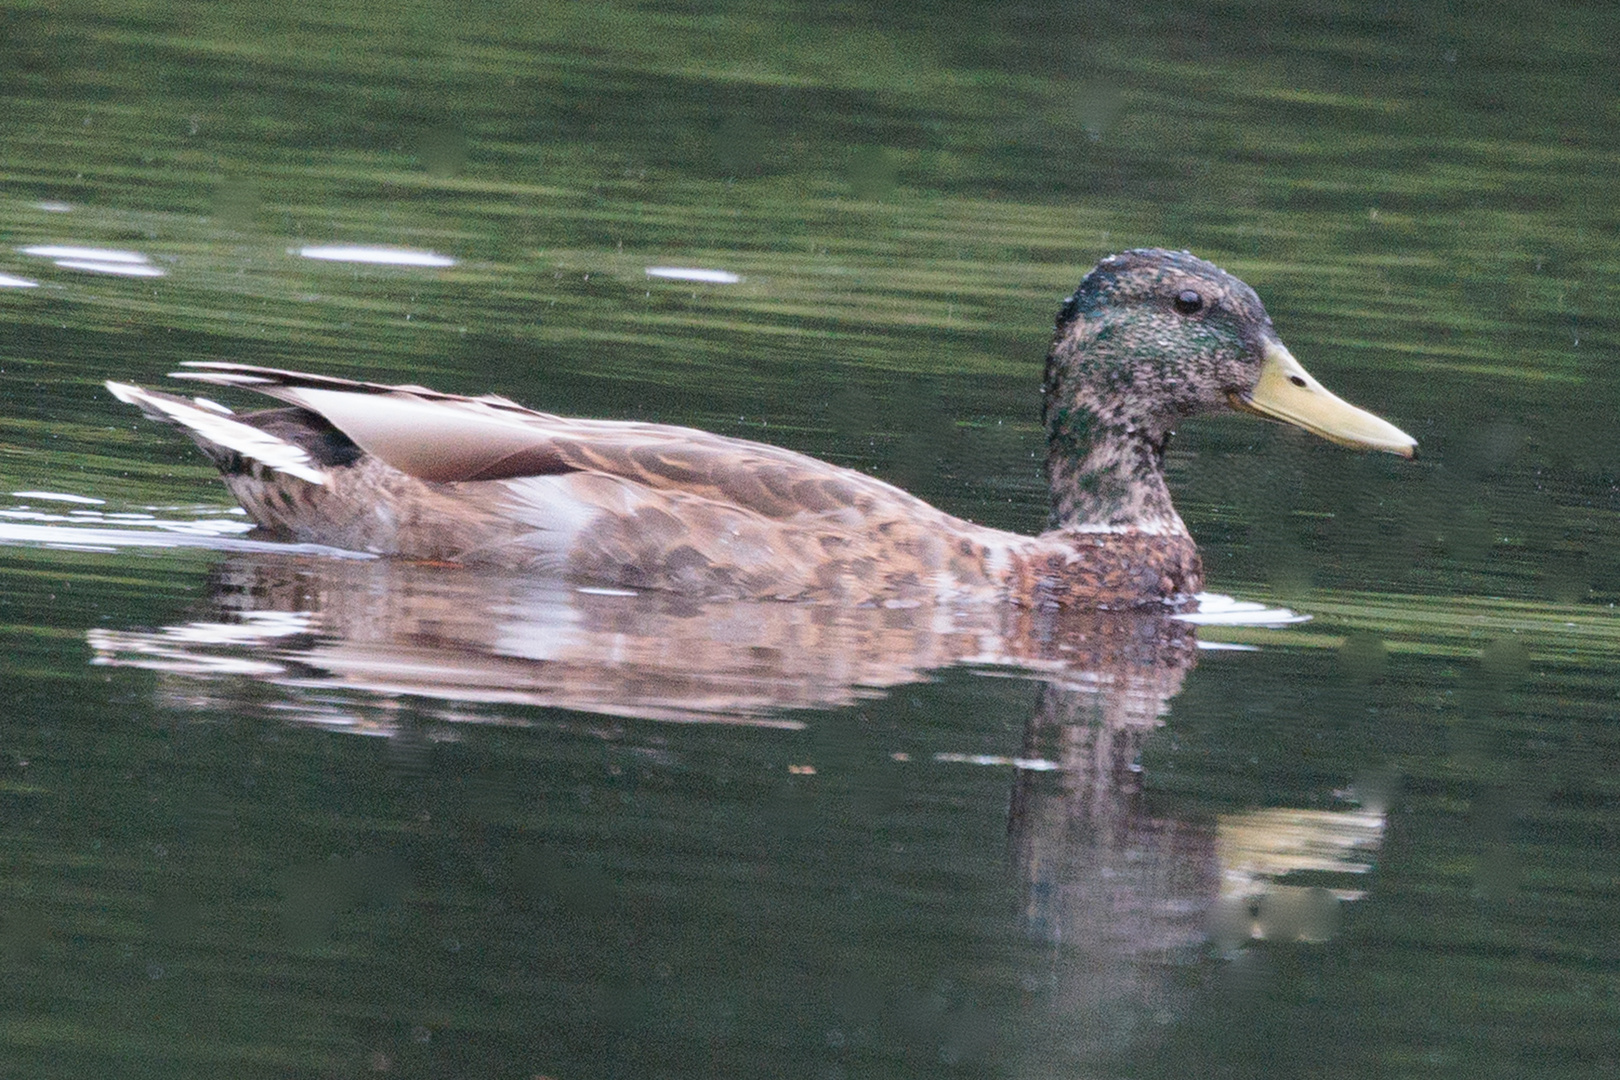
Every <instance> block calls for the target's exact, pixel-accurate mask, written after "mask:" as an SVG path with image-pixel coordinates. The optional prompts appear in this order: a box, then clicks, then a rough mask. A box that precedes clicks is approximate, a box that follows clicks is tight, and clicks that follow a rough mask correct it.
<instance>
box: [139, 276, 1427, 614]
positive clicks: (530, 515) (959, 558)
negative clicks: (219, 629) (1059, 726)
mask: <svg viewBox="0 0 1620 1080" xmlns="http://www.w3.org/2000/svg"><path fill="white" fill-rule="evenodd" d="M186 368H187V370H185V371H180V372H176V373H175V376H176V377H178V378H183V379H190V380H194V381H199V382H204V383H212V384H216V385H220V386H236V387H248V388H251V389H253V390H257V391H259V392H260V393H263V394H267V395H269V396H270V397H273V398H278V399H280V400H281V401H284V402H286V403H287V404H288V405H289V406H290V407H288V408H276V409H268V410H264V411H260V412H252V413H247V414H241V415H238V414H235V413H232V412H231V411H230V410H228V409H226V408H224V407H223V406H220V405H217V404H215V403H213V402H212V401H209V400H207V399H203V398H197V399H187V398H182V397H177V396H174V395H171V394H163V393H156V392H153V391H149V390H144V389H141V388H140V387H136V386H129V385H126V384H122V383H111V382H109V383H108V384H107V387H108V389H109V390H111V391H112V393H113V394H114V395H116V396H117V397H118V398H119V399H120V400H122V401H126V402H129V403H130V404H133V405H137V406H139V407H140V408H141V409H142V410H144V411H145V412H146V413H147V414H148V415H150V416H153V417H156V418H158V419H162V420H165V421H167V422H171V423H176V424H179V425H180V426H181V427H183V428H185V429H186V431H187V433H188V434H189V435H190V436H191V437H192V438H193V439H194V440H195V441H196V442H197V444H198V445H199V446H200V447H201V448H202V449H203V451H204V453H206V454H207V455H208V456H209V457H210V458H212V459H213V461H214V463H215V464H216V465H218V466H219V469H220V471H221V473H222V474H223V476H224V480H225V483H226V485H227V486H228V487H229V488H230V490H231V493H232V494H233V495H234V496H235V497H236V498H237V500H238V501H240V502H241V504H242V506H243V508H244V509H246V511H247V513H248V516H249V517H251V518H252V519H253V520H254V521H255V522H257V523H258V524H259V525H260V526H261V527H263V529H265V530H266V531H267V532H269V533H271V534H273V535H275V536H277V537H282V538H285V539H288V540H295V541H301V542H307V543H319V544H326V545H331V546H335V547H342V548H349V549H355V550H360V551H368V552H374V553H377V554H380V555H390V556H397V557H401V558H407V559H416V560H424V561H434V562H445V563H468V564H485V565H490V566H494V567H497V568H501V569H505V570H508V571H515V572H524V573H543V574H552V575H561V576H564V577H566V578H568V579H570V580H574V581H578V582H582V583H589V584H595V585H604V586H616V587H625V588H632V589H662V590H670V591H673V592H678V593H685V594H690V595H694V596H700V597H705V598H716V599H719V598H752V599H791V600H798V599H837V600H840V601H844V602H857V603H867V602H876V603H905V602H907V601H910V600H919V599H924V598H932V599H950V600H952V601H957V600H961V601H990V602H997V601H999V602H1007V603H1014V604H1026V605H1031V606H1050V605H1086V606H1094V607H1122V606H1132V605H1138V604H1146V603H1160V602H1166V601H1168V602H1171V603H1180V602H1184V601H1186V600H1187V598H1189V597H1191V596H1192V595H1193V594H1194V593H1196V592H1198V591H1199V589H1200V588H1201V587H1202V577H1203V575H1202V569H1201V565H1200V562H1199V558H1198V550H1197V548H1196V546H1195V545H1194V544H1193V540H1192V537H1191V536H1190V535H1189V534H1188V532H1187V528H1186V526H1185V525H1184V524H1183V523H1182V520H1181V518H1180V516H1179V515H1177V513H1176V511H1175V508H1174V507H1173V506H1172V505H1171V502H1170V492H1169V489H1168V488H1167V487H1166V485H1165V479H1164V452H1165V445H1166V443H1167V442H1168V440H1169V438H1170V435H1171V432H1172V430H1173V429H1174V427H1175V425H1176V423H1177V422H1178V421H1180V420H1182V419H1183V418H1185V417H1189V416H1194V415H1197V414H1199V413H1208V412H1216V411H1220V410H1224V409H1238V410H1242V411H1245V412H1252V413H1256V414H1259V415H1261V416H1266V417H1270V418H1272V419H1276V420H1281V421H1284V422H1286V423H1290V424H1295V425H1297V426H1299V427H1302V428H1304V429H1305V430H1307V431H1311V432H1314V433H1316V434H1317V435H1320V436H1322V437H1324V438H1327V439H1330V440H1332V441H1334V442H1338V443H1342V444H1344V445H1346V446H1352V447H1360V448H1364V449H1374V450H1384V451H1388V452H1390V453H1395V454H1400V455H1403V456H1406V457H1410V456H1411V455H1412V453H1413V451H1414V449H1415V447H1416V445H1417V444H1416V442H1415V440H1413V439H1412V438H1411V437H1410V436H1408V435H1406V434H1405V433H1404V432H1402V431H1400V430H1399V429H1398V428H1396V427H1394V426H1393V425H1391V424H1388V423H1386V422H1385V421H1383V420H1381V419H1379V418H1378V417H1376V416H1373V415H1372V414H1370V413H1367V412H1364V411H1362V410H1361V409H1358V408H1356V407H1354V406H1352V405H1349V404H1347V403H1346V402H1344V401H1341V400H1340V399H1339V398H1337V397H1335V396H1333V395H1332V394H1331V393H1329V392H1328V391H1327V390H1325V389H1323V388H1322V386H1321V385H1320V384H1319V383H1318V382H1317V381H1316V380H1315V379H1313V378H1312V377H1311V376H1310V375H1309V374H1307V373H1306V371H1305V369H1304V368H1303V367H1301V366H1300V364H1299V362H1298V361H1297V360H1295V359H1294V357H1293V355H1292V354H1290V353H1289V351H1288V350H1287V349H1286V348H1285V347H1284V346H1283V344H1282V342H1281V341H1280V340H1279V339H1278V337H1277V334H1276V332H1275V331H1274V330H1273V329H1272V325H1271V319H1270V317H1269V316H1267V314H1266V310H1265V308H1264V306H1263V305H1262V304H1261V303H1260V299H1259V297H1257V296H1256V295H1255V293H1254V290H1253V289H1251V288H1249V286H1247V285H1245V284H1244V283H1243V282H1242V281H1240V280H1238V279H1237V278H1236V277H1233V276H1232V275H1231V274H1228V273H1226V272H1225V271H1223V270H1221V269H1220V268H1218V267H1216V266H1214V265H1213V264H1211V263H1208V262H1205V261H1204V260H1202V259H1198V258H1195V257H1194V256H1192V255H1190V254H1187V253H1186V252H1172V251H1161V250H1138V251H1127V252H1123V253H1121V254H1118V255H1112V256H1109V257H1108V258H1106V259H1104V260H1102V261H1101V262H1099V263H1098V264H1097V266H1096V267H1095V268H1093V269H1092V271H1091V272H1090V273H1088V274H1087V275H1086V276H1085V278H1084V280H1082V281H1081V282H1080V287H1079V288H1078V289H1076V290H1075V293H1074V295H1073V296H1071V297H1069V298H1068V299H1067V300H1065V301H1064V303H1063V306H1062V308H1061V310H1060V311H1059V312H1058V317H1057V329H1056V333H1055V334H1054V336H1053V339H1052V345H1051V349H1050V351H1049V353H1048V355H1047V360H1046V378H1045V382H1044V385H1043V386H1042V388H1041V394H1042V408H1041V411H1042V415H1043V417H1044V419H1045V422H1046V430H1047V447H1048V448H1047V456H1046V470H1047V475H1048V477H1049V479H1050V483H1051V495H1052V500H1051V517H1050V520H1049V523H1048V528H1047V529H1046V531H1045V532H1043V533H1041V534H1040V535H1038V536H1025V535H1021V534H1018V533H1011V532H1004V531H1002V530H999V529H991V528H986V527H984V526H982V525H976V524H974V523H973V522H970V521H965V520H963V519H961V518H958V517H953V516H952V515H950V514H947V513H945V512H943V511H941V510H938V509H935V508H934V507H932V506H930V505H928V504H927V503H925V502H923V501H922V500H920V499H918V498H915V497H914V496H912V495H908V494H907V493H906V492H904V491H901V490H900V489H899V488H896V487H894V486H892V485H890V484H886V483H884V482H883V481H881V480H878V479H875V478H874V477H871V476H867V475H866V474H864V473H861V472H856V471H854V470H852V469H845V468H840V467H838V466H836V465H829V464H827V463H826V462H822V461H818V460H816V459H814V458H811V457H807V456H805V455H803V454H798V453H794V452H792V451H789V450H784V449H781V448H779V447H775V446H768V445H764V444H761V443H755V442H748V441H746V440H742V439H734V438H727V437H725V436H721V435H713V434H709V433H707V432H703V431H696V430H693V429H690V428H683V427H673V426H668V425H664V424H644V423H633V422H625V421H615V420H581V419H570V418H565V417H559V416H551V415H548V414H546V413H541V412H535V411H533V410H531V409H527V408H524V407H523V406H521V405H518V404H517V403H516V402H513V401H509V400H507V399H506V398H503V397H496V396H484V397H462V396H459V395H456V394H445V393H440V392H438V391H434V390H429V389H427V388H426V387H421V386H385V385H380V384H377V383H366V382H353V381H350V380H347V379H335V378H328V377H325V376H321V375H308V374H303V373H300V372H295V371H281V370H276V369H272V368H261V367H251V366H248V365H245V364H231V363H215V362H200V363H189V364H187V365H186Z"/></svg>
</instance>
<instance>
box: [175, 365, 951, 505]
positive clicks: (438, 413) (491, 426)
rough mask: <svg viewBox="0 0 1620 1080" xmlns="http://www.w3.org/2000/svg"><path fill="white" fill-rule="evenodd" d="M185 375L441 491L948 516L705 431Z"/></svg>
mask: <svg viewBox="0 0 1620 1080" xmlns="http://www.w3.org/2000/svg"><path fill="white" fill-rule="evenodd" d="M175 375H176V377H178V378H184V379H190V380H193V381H198V382H205V383H212V384H215V385H226V386H241V387H246V388H249V389H252V390H256V391H258V392H260V393H263V394H266V395H268V396H270V397H273V398H277V399H279V400H281V401H285V402H287V403H289V404H292V405H297V406H299V407H301V408H305V409H308V410H310V411H311V412H314V413H317V414H318V415H320V416H322V417H324V418H325V419H326V420H327V421H328V422H329V423H331V424H332V426H333V427H335V428H337V429H338V430H339V431H341V432H342V433H343V434H344V435H346V436H348V437H349V438H350V439H352V440H354V442H355V443H356V444H357V445H359V446H360V448H361V449H363V450H365V451H366V452H367V453H368V454H371V455H373V456H375V457H377V458H378V459H380V460H382V461H384V462H386V463H387V464H389V465H392V466H393V467H394V468H396V469H399V470H400V471H401V472H404V473H406V474H408V475H410V476H414V477H416V478H418V479H421V480H427V481H433V482H440V483H443V482H460V481H477V480H514V479H521V478H524V477H537V476H556V475H561V474H567V473H597V474H605V475H608V476H613V477H617V478H620V479H622V480H627V481H630V482H632V483H634V484H638V485H641V486H643V487H646V488H650V489H654V490H663V491H673V492H682V493H685V494H687V495H692V496H698V497H701V498H707V499H711V500H714V501H716V502H720V503H725V504H730V505H732V506H736V507H739V508H744V509H747V510H750V511H752V512H754V513H757V514H760V515H762V516H764V517H767V518H772V519H777V520H783V519H787V518H792V517H795V516H798V515H800V514H805V513H809V514H825V513H835V514H836V513H837V512H838V511H842V510H854V511H857V512H860V513H871V512H873V511H874V510H876V509H878V508H882V509H883V510H885V511H888V512H890V513H894V512H900V513H904V514H909V515H919V516H921V517H923V518H934V517H937V518H939V519H946V518H947V517H948V515H945V514H944V513H943V512H941V511H939V510H937V509H935V508H933V507H932V506H929V505H928V504H927V503H925V502H923V501H922V500H920V499H918V498H916V497H915V496H912V495H909V494H907V493H906V492H904V491H901V490H900V489H899V488H896V487H894V486H893V485H890V484H887V483H884V482H883V481H881V480H878V479H876V478H874V477H870V476H867V475H866V474H864V473H860V472H856V471H855V470H853V469H846V468H842V467H840V466H836V465H830V464H828V463H826V462H823V461H818V460H817V459H815V458H812V457H808V456H806V455H804V454H799V453H796V452H794V451H791V450H785V449H782V448H780V447H775V446H769V445H766V444H763V443H756V442H750V441H748V440H745V439H734V438H729V437H727V436H723V435H714V434H711V433H709V432H705V431H699V430H697V429H695V428H686V427H677V426H673V425H667V424H647V423H637V422H631V421H616V420H579V419H572V418H568V417H561V416H554V415H551V414H549V413H542V412H537V411H535V410H533V409H528V408H525V407H523V406H522V405H519V404H517V403H516V402H513V401H511V400H509V399H507V398H503V397H498V396H495V395H485V396H481V397H465V396H462V395H459V394H446V393H442V392H440V391H436V390H430V389H428V388H426V387H422V386H413V385H404V386H390V385H385V384H382V383H369V382H359V381H355V380H349V379H337V378H331V377H328V376H322V375H311V374H307V373H304V372H296V371H285V370H280V369H276V368H263V367H254V366H250V365H246V364H231V363H222V362H197V363H191V364H188V365H187V370H185V371H181V372H176V373H175Z"/></svg>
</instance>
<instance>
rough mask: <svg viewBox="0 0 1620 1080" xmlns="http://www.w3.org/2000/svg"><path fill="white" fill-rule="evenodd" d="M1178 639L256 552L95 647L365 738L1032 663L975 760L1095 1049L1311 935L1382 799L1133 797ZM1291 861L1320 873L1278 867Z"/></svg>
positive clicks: (1081, 615)
mask: <svg viewBox="0 0 1620 1080" xmlns="http://www.w3.org/2000/svg"><path fill="white" fill-rule="evenodd" d="M1206 607H1207V605H1206ZM1262 614H1265V613H1262ZM1272 614H1273V615H1275V614H1276V613H1272ZM1284 614H1286V613H1284ZM1206 617H1207V616H1206ZM1196 634H1197V628H1196V626H1195V625H1194V624H1193V622H1190V621H1188V619H1186V618H1184V617H1178V616H1175V615H1172V614H1169V613H1168V612H1159V611H1148V612H1144V611H1142V610H1133V611H1124V612H1107V611H1081V610H1067V611H1049V612H1042V611H1031V610H1028V609H1022V608H1019V609H1012V608H1006V607H998V606H992V605H980V606H971V607H948V606H943V605H929V604H910V605H907V606H901V607H876V606H862V607H849V606H837V605H815V604H794V603H718V604H717V603H702V602H696V601H691V600H684V599H680V598H675V597H670V596H668V595H662V594H634V593H629V592H625V591H613V590H590V589H580V588H577V587H573V586H569V585H567V584H565V583H559V582H544V581H535V580H528V579H518V580H514V579H513V578H511V577H510V576H504V575H485V574H479V573H476V572H471V571H467V570H464V569H459V568H458V569H447V568H443V567H434V566H423V565H418V564H411V563H404V562H400V561H396V560H374V561H355V560H334V559H309V558H290V557H278V556H269V555H263V554H249V555H236V556H232V557H229V558H227V559H226V560H225V561H223V562H222V563H220V564H219V566H218V568H217V570H216V572H215V580H214V583H213V589H212V593H211V600H210V608H209V611H208V612H207V613H206V615H205V616H204V617H202V618H199V619H197V620H195V621H191V622H187V623H184V624H181V625H175V626H170V627H167V628H165V629H162V630H158V631H155V632H146V633H133V632H113V631H107V630H99V629H98V630H93V631H91V633H90V642H91V644H92V646H93V647H94V650H95V654H96V660H95V662H97V663H102V664H114V665H132V666H137V667H145V668H151V669H156V670H158V671H160V672H163V673H165V675H166V680H165V683H164V688H165V690H164V692H165V693H167V694H169V695H171V697H172V698H173V699H174V700H175V701H177V702H181V703H184V704H186V705H188V706H190V707H194V708H200V709H210V710H211V709H230V710H232V711H233V712H234V713H237V714H240V713H241V712H243V711H244V710H248V711H251V710H252V709H254V708H255V707H258V708H263V709H265V710H267V711H268V713H269V714H270V715H274V716H277V717H278V718H281V719H286V718H288V717H291V718H293V719H296V720H297V721H299V722H302V723H312V724H322V725H327V726H333V727H339V728H343V729H346V730H357V731H363V732H370V733H376V734H391V733H393V732H395V731H396V730H397V729H398V728H399V727H400V726H401V723H402V717H404V716H411V715H414V716H417V717H419V716H421V715H424V714H426V715H428V716H429V717H432V718H437V719H439V720H465V719H473V720H482V721H485V722H512V716H513V711H512V710H510V709H504V710H503V709H501V708H494V709H483V710H478V709H472V710H471V711H468V710H466V709H464V708H463V707H464V706H472V705H489V704H495V705H509V704H522V705H541V706H551V707H560V708H566V709H573V710H581V711H584V712H588V713H593V714H605V715H610V716H622V717H643V718H652V719H657V720H665V721H687V722H709V723H731V724H751V725H766V726H776V727H800V726H803V722H802V721H801V720H799V719H797V718H796V717H795V716H794V712H795V710H802V709H808V708H817V709H828V708H836V707H840V706H846V705H849V704H851V703H853V702H857V701H859V700H861V699H863V698H870V697H872V696H875V695H881V694H884V693H886V692H888V691H890V690H892V689H893V688H894V687H897V686H900V685H902V684H905V683H910V682H915V681H918V680H922V679H926V678H928V677H930V675H931V674H932V673H934V672H937V671H939V670H940V669H943V668H947V667H950V666H953V665H962V664H971V665H980V666H1001V667H1007V668H1013V669H1017V670H1019V671H1022V672H1025V673H1029V674H1031V675H1032V676H1033V677H1035V678H1037V679H1038V680H1039V681H1040V682H1041V684H1042V689H1041V692H1040V695H1039V699H1038V703H1037V706H1036V708H1035V709H1034V711H1033V713H1032V715H1031V716H1029V718H1028V719H1027V722H1026V724H1025V731H1024V737H1023V745H1022V747H1021V748H1020V750H1019V753H1018V754H1017V755H1016V756H1013V755H1009V756H1008V757H1006V758H1003V759H997V760H992V761H982V762H980V763H987V764H1010V765H1012V766H1014V777H1015V779H1014V780H1013V785H1012V795H1011V802H1010V812H1009V837H1010V851H1011V853H1012V863H1013V872H1014V873H1015V875H1016V876H1017V879H1018V881H1019V883H1020V891H1021V895H1022V897H1023V900H1022V915H1021V922H1022V924H1023V927H1024V930H1025V932H1026V934H1027V935H1028V936H1030V937H1033V938H1035V939H1036V940H1040V941H1045V942H1048V943H1049V944H1051V945H1052V946H1053V947H1054V948H1055V950H1056V952H1055V954H1054V955H1055V956H1056V957H1058V961H1057V966H1056V969H1055V971H1054V977H1055V978H1056V985H1055V986H1054V992H1055V993H1056V994H1057V996H1058V998H1059V999H1060V1002H1059V1003H1060V1005H1061V1011H1062V1012H1063V1013H1064V1014H1065V1015H1070V1016H1076V1017H1081V1016H1083V1017H1088V1018H1090V1019H1089V1020H1087V1021H1086V1023H1087V1024H1093V1023H1094V1024H1095V1025H1096V1031H1095V1034H1096V1036H1097V1038H1098V1039H1099V1040H1101V1041H1103V1042H1107V1041H1111V1040H1113V1039H1115V1038H1116V1037H1119V1036H1121V1035H1122V1034H1123V1033H1125V1032H1127V1031H1129V1030H1132V1029H1135V1028H1136V1027H1137V1026H1138V1025H1137V1024H1134V1023H1123V1021H1122V1019H1121V1018H1122V1017H1125V1016H1129V1017H1132V1018H1135V1019H1136V1020H1138V1021H1139V1020H1141V1019H1142V1018H1144V1017H1150V1018H1159V1019H1161V1020H1164V1019H1171V1018H1173V1017H1174V1016H1176V1015H1178V1014H1179V1013H1180V1012H1181V1011H1182V1005H1181V1004H1179V1003H1184V1002H1185V1001H1186V1000H1187V986H1186V980H1185V977H1184V973H1185V971H1186V970H1187V967H1188V963H1189V962H1190V961H1192V960H1194V959H1196V958H1197V957H1200V956H1203V955H1206V954H1207V952H1208V950H1209V949H1210V947H1211V943H1213V944H1214V946H1215V947H1216V948H1217V949H1218V950H1221V951H1226V952H1230V951H1232V950H1234V949H1237V948H1240V947H1241V946H1243V945H1244V944H1245V943H1246V942H1248V941H1250V940H1251V939H1255V938H1282V939H1286V940H1322V939H1324V938H1326V937H1327V936H1329V935H1330V934H1331V933H1332V930H1333V926H1334V918H1335V913H1336V910H1337V906H1338V904H1339V903H1340V902H1341V901H1343V900H1345V899H1353V898H1354V897H1356V896H1359V895H1360V893H1359V891H1357V889H1355V888H1354V887H1352V886H1353V883H1354V881H1355V877H1354V875H1357V874H1359V873H1361V872H1363V871H1365V870H1366V869H1367V868H1368V866H1369V863H1370V854H1371V853H1372V852H1373V851H1374V850H1375V849H1376V848H1377V845H1378V842H1379V839H1380V836H1381V833H1382V829H1383V816H1382V812H1381V810H1380V809H1379V808H1376V807H1373V808H1361V809H1354V808H1352V809H1346V810H1344V811H1321V810H1310V811H1305V810H1288V809H1277V808H1273V809H1267V810H1263V811H1257V812H1254V813H1250V814H1235V815H1227V816H1223V817H1220V818H1218V819H1215V820H1209V819H1207V818H1205V817H1200V818H1187V819H1183V818H1178V817H1175V816H1172V814H1170V813H1167V812H1165V811H1163V810H1157V811H1156V810H1154V809H1152V808H1150V806H1149V805H1148V802H1147V800H1145V798H1144V792H1143V785H1142V773H1141V770H1140V764H1139V762H1140V758H1141V753H1142V748H1143V745H1144V744H1145V743H1146V741H1147V740H1148V739H1149V738H1150V737H1151V736H1152V734H1153V733H1154V731H1156V730H1157V729H1158V728H1159V727H1160V726H1162V724H1163V723H1164V715H1165V713H1166V712H1167V710H1168V707H1169V702H1170V700H1171V699H1172V698H1173V697H1174V696H1175V695H1176V694H1177V693H1178V692H1179V691H1180V689H1181V687H1182V684H1183V681H1184V680H1185V679H1186V677H1187V675H1188V673H1189V672H1190V671H1191V670H1192V668H1193V666H1194V664H1195V662H1196V660H1197V656H1198V640H1197V636H1196ZM198 676H208V677H209V678H198ZM266 683H268V684H274V685H277V686H280V687H284V688H288V689H289V691H290V692H288V693H285V694H280V695H266V694H265V693H264V692H263V690H262V687H263V685H264V684H266ZM337 691H353V692H352V693H338V692H337ZM407 703H409V704H407ZM458 710H460V711H458ZM939 757H940V759H941V760H944V761H949V760H964V759H962V758H960V757H954V758H953V757H952V756H950V755H940V756H939ZM968 760H973V761H980V759H977V758H974V759H968ZM1300 871H1308V872H1310V875H1311V879H1312V880H1313V882H1315V884H1313V885H1312V886H1310V887H1308V888H1307V887H1298V886H1295V885H1292V884H1290V883H1289V882H1288V881H1287V880H1286V879H1288V878H1289V877H1290V875H1294V874H1296V873H1297V872H1300ZM1122 1023H1123V1026H1122ZM1071 1034H1079V1033H1071Z"/></svg>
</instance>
